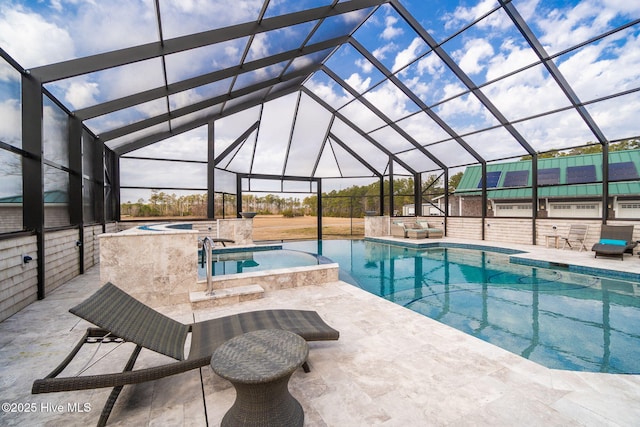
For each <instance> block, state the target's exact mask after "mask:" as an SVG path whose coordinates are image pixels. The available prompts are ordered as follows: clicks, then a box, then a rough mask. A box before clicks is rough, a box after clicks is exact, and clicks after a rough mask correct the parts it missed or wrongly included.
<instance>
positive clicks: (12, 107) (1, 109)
mask: <svg viewBox="0 0 640 427" xmlns="http://www.w3.org/2000/svg"><path fill="white" fill-rule="evenodd" d="M21 128H22V112H21V110H20V102H19V100H17V99H8V100H5V101H3V102H1V103H0V140H2V141H5V142H7V143H9V144H11V145H15V146H20V140H21V136H22V130H21ZM1 151H4V150H0V152H1Z"/></svg>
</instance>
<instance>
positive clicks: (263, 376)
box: [211, 329, 309, 427]
mask: <svg viewBox="0 0 640 427" xmlns="http://www.w3.org/2000/svg"><path fill="white" fill-rule="evenodd" d="M308 354H309V346H308V345H307V342H306V341H305V340H304V339H303V338H302V337H300V336H299V335H297V334H294V333H292V332H288V331H283V330H279V329H265V330H261V331H254V332H248V333H246V334H243V335H240V336H238V337H235V338H232V339H230V340H229V341H227V342H225V343H224V344H222V345H221V346H220V347H218V348H217V349H216V351H215V352H214V353H213V356H212V357H211V367H212V368H213V371H214V372H215V373H216V374H218V375H220V376H221V377H222V378H225V379H227V380H229V381H230V382H231V383H232V384H233V386H234V387H235V389H236V400H235V402H234V403H233V406H232V407H231V409H229V411H228V412H227V413H226V414H225V416H224V418H223V419H222V424H221V425H222V426H274V427H275V426H302V425H303V422H304V412H303V410H302V406H301V405H300V403H299V402H298V401H297V400H296V399H295V398H294V397H293V396H292V395H291V393H289V378H290V377H291V374H293V372H294V371H295V370H296V369H297V368H298V367H300V366H301V365H302V364H303V363H304V362H305V361H306V360H307V355H308Z"/></svg>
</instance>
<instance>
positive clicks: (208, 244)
mask: <svg viewBox="0 0 640 427" xmlns="http://www.w3.org/2000/svg"><path fill="white" fill-rule="evenodd" d="M212 254H213V239H212V238H211V237H209V236H207V237H205V238H204V239H202V260H203V262H204V263H205V272H206V275H207V291H206V292H205V295H213V271H212V269H213V262H212V260H211V256H212Z"/></svg>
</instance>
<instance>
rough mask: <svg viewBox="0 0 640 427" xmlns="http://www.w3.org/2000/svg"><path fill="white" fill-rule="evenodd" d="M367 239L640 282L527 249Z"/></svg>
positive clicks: (635, 277)
mask: <svg viewBox="0 0 640 427" xmlns="http://www.w3.org/2000/svg"><path fill="white" fill-rule="evenodd" d="M364 240H365V241H371V242H377V243H386V244H389V245H395V246H401V247H408V248H413V249H429V248H460V249H477V250H483V251H488V252H498V253H503V254H507V255H510V256H509V262H510V263H513V264H519V265H526V266H530V267H539V268H549V269H552V270H558V269H560V270H563V271H569V272H572V273H578V274H588V275H591V276H596V277H604V278H607V279H618V280H627V281H630V282H640V274H639V273H632V272H628V271H618V270H611V269H608V268H600V267H590V266H585V265H578V264H571V263H565V262H555V261H545V260H539V259H534V258H529V257H527V255H528V254H529V253H528V252H527V251H525V250H520V249H511V248H502V247H498V246H488V245H478V244H473V243H455V242H443V241H435V242H424V243H423V242H411V241H407V242H404V241H400V240H390V239H384V238H376V237H365V238H364Z"/></svg>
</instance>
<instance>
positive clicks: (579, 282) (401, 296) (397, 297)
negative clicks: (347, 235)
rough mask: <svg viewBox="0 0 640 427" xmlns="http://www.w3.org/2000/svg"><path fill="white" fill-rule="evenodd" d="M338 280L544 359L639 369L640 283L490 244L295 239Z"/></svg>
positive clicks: (581, 367)
mask: <svg viewBox="0 0 640 427" xmlns="http://www.w3.org/2000/svg"><path fill="white" fill-rule="evenodd" d="M283 248H288V249H297V250H309V251H318V253H319V254H322V255H324V256H326V257H328V258H331V259H332V260H333V261H335V262H338V263H339V264H340V267H341V270H342V271H341V279H343V280H345V281H347V282H350V283H352V284H355V285H357V286H360V287H361V288H363V289H365V290H366V291H368V292H371V293H373V294H375V295H378V296H380V297H382V298H385V299H388V300H390V301H393V302H394V303H397V304H399V305H402V306H404V307H407V308H409V309H411V310H413V311H416V312H418V313H421V314H423V315H425V316H428V317H430V318H432V319H435V320H438V321H440V322H442V323H444V324H446V325H449V326H452V327H455V328H456V329H458V330H461V331H463V332H465V333H468V334H470V335H473V336H475V337H477V338H480V339H482V340H485V341H488V342H490V343H492V344H495V345H497V346H499V347H502V348H504V349H506V350H509V351H511V352H512V353H515V354H519V355H521V356H523V357H526V358H527V359H530V360H533V361H535V362H537V363H540V364H542V365H544V366H547V367H549V368H555V369H567V370H575V371H590V372H609V373H633V374H638V373H640V297H638V294H639V293H640V284H638V283H634V282H628V281H623V280H618V279H613V278H604V277H596V276H588V275H583V274H578V273H573V272H569V271H566V270H562V269H555V270H552V269H545V268H537V267H530V266H524V265H519V264H512V263H509V255H508V254H504V253H497V252H491V251H487V250H484V251H483V250H472V249H464V248H449V247H435V248H431V249H412V248H407V247H398V246H393V245H388V244H383V243H378V242H369V241H362V240H353V241H351V240H349V241H332V240H326V241H323V242H321V243H320V244H318V243H316V242H292V243H286V244H283Z"/></svg>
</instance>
